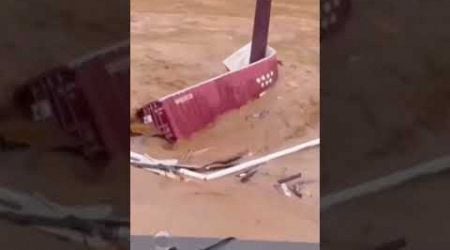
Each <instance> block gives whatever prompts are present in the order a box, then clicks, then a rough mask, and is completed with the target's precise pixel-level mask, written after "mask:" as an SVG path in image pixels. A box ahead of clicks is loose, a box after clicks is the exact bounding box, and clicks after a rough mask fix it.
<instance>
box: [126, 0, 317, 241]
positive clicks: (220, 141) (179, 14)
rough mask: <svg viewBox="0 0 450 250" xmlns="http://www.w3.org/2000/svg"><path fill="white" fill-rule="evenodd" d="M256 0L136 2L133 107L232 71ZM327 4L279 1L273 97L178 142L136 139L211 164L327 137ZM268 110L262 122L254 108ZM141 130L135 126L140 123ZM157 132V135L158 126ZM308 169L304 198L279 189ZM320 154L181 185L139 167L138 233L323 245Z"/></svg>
mask: <svg viewBox="0 0 450 250" xmlns="http://www.w3.org/2000/svg"><path fill="white" fill-rule="evenodd" d="M254 4H255V1H250V0H246V1H237V0H234V1H226V2H225V1H206V0H196V1H179V0H176V1H170V2H168V1H162V0H153V1H143V0H133V1H131V44H132V49H131V52H132V59H131V62H132V76H131V80H132V82H131V112H132V113H133V112H134V111H135V110H136V109H137V108H139V107H141V106H142V105H144V104H146V103H147V102H150V101H152V100H155V99H157V98H159V97H163V96H164V95H166V94H169V93H171V92H174V91H176V90H179V89H182V88H184V87H186V86H189V85H192V84H195V83H197V82H199V81H203V80H205V79H207V78H209V77H213V76H216V75H218V74H220V73H222V72H224V71H225V68H224V66H223V65H222V64H221V61H222V60H223V59H224V58H225V57H227V56H228V55H229V54H231V53H232V52H234V51H235V50H237V49H238V48H240V47H241V46H243V45H244V44H246V43H247V42H248V41H249V40H250V38H251V31H252V22H253V14H254V13H253V12H254ZM318 4H319V1H317V0H302V1H289V0H280V1H274V3H273V17H272V23H271V33H270V39H269V40H270V45H271V46H272V47H274V48H275V49H276V50H277V51H278V55H279V59H280V60H281V61H282V62H283V66H282V67H281V77H280V79H279V82H278V85H277V86H276V87H275V88H274V89H272V90H270V91H269V92H268V93H267V94H266V95H265V96H264V97H263V98H261V99H259V100H257V101H255V102H254V103H251V104H249V105H247V106H245V107H243V108H241V109H240V110H236V111H232V112H230V113H228V114H226V115H224V116H223V117H221V118H220V119H219V120H218V121H217V122H216V123H214V124H213V125H211V126H210V127H209V128H207V129H205V130H203V131H201V132H199V133H197V134H196V135H194V137H193V138H192V139H191V140H189V141H181V142H179V143H178V144H176V145H168V144H167V143H165V142H163V141H161V140H159V139H154V138H150V137H148V136H142V137H135V138H132V142H131V147H132V149H133V150H135V151H137V152H141V153H144V152H145V153H149V154H150V155H152V156H153V157H156V158H178V159H180V160H182V161H183V162H186V163H197V164H201V163H206V162H209V161H212V160H217V159H223V158H227V157H230V156H233V155H235V154H237V153H240V152H246V153H252V154H253V157H255V156H258V155H264V154H266V153H269V152H272V151H275V150H277V149H282V148H286V147H288V146H292V145H295V144H298V143H301V142H306V141H307V140H310V139H314V138H316V137H318V136H319V44H318V41H319V37H318V35H319V27H318V18H319V14H318V13H319V11H318V7H319V6H318ZM261 112H263V113H265V114H266V116H264V117H260V118H254V117H253V115H254V114H259V113H261ZM132 126H135V124H133V125H132ZM148 132H149V133H152V132H154V131H151V130H150V131H148ZM299 171H300V172H302V173H303V174H304V178H305V182H306V184H305V192H306V193H309V194H310V195H307V196H306V197H305V198H303V199H297V198H287V197H285V196H283V195H281V194H279V193H278V192H277V191H276V190H275V189H274V188H273V187H272V185H273V184H274V183H275V181H276V180H277V179H278V178H281V177H284V176H286V175H288V174H289V173H297V172H299ZM318 196H319V150H318V149H317V148H315V149H311V150H308V151H305V152H300V153H297V154H294V155H292V156H289V157H286V158H283V159H279V160H276V161H273V162H270V163H269V164H267V165H265V166H264V167H262V169H261V171H260V172H259V173H258V174H257V175H256V176H255V177H254V179H252V181H251V182H250V183H247V184H241V183H240V182H239V181H238V180H237V179H235V178H234V177H228V178H226V179H223V180H220V181H217V182H212V183H197V182H189V183H179V182H174V181H172V180H167V179H164V178H161V177H158V176H154V175H153V174H152V173H149V172H146V171H144V170H140V169H135V168H132V169H131V224H132V234H134V235H148V234H154V233H156V232H158V231H160V230H167V231H169V232H170V233H171V234H173V235H177V236H194V237H195V236H197V237H200V236H201V237H225V236H235V237H238V238H242V239H259V240H280V241H306V242H318V241H319V202H318V200H319V199H318Z"/></svg>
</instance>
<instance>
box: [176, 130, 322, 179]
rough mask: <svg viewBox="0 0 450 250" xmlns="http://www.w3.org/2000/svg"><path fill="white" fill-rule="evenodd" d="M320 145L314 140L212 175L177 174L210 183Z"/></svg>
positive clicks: (181, 171) (188, 172)
mask: <svg viewBox="0 0 450 250" xmlns="http://www.w3.org/2000/svg"><path fill="white" fill-rule="evenodd" d="M319 144H320V139H315V140H312V141H309V142H306V143H302V144H300V145H297V146H294V147H291V148H288V149H284V150H281V151H278V152H275V153H272V154H269V155H266V156H264V157H261V158H258V159H255V160H251V161H248V162H244V163H241V164H238V165H236V166H234V167H230V168H227V169H223V170H218V171H216V172H213V173H209V174H201V173H197V172H195V171H191V170H187V169H180V170H179V171H178V172H179V173H180V174H182V175H185V176H187V177H190V178H194V179H200V180H203V181H210V180H215V179H219V178H222V177H225V176H227V175H231V174H234V173H238V172H242V171H244V170H246V169H249V168H251V167H254V166H257V165H260V164H262V163H265V162H268V161H271V160H274V159H276V158H280V157H282V156H285V155H288V154H292V153H295V152H298V151H300V150H304V149H307V148H310V147H314V146H318V145H319Z"/></svg>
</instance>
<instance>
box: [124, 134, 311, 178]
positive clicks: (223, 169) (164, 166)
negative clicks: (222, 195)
mask: <svg viewBox="0 0 450 250" xmlns="http://www.w3.org/2000/svg"><path fill="white" fill-rule="evenodd" d="M318 145H320V139H315V140H312V141H309V142H306V143H302V144H299V145H296V146H294V147H290V148H287V149H284V150H281V151H278V152H275V153H272V154H269V155H266V156H263V157H260V158H257V159H253V160H250V161H246V162H242V163H238V162H237V161H238V160H239V159H240V157H236V158H233V159H231V160H227V161H218V162H213V163H211V164H207V165H205V166H202V167H199V166H190V165H183V164H180V163H179V162H178V160H176V159H169V160H157V159H154V158H152V157H150V156H148V155H141V154H138V153H135V152H130V163H131V164H132V165H135V166H139V167H141V168H145V169H147V170H149V171H151V172H154V173H156V174H159V175H163V176H167V177H170V178H174V179H197V180H202V181H211V180H216V179H219V178H223V177H225V176H229V175H233V174H234V175H236V174H239V173H246V176H247V178H249V177H248V176H249V174H250V173H251V172H249V171H255V168H256V167H258V166H260V165H261V164H264V163H266V162H268V161H271V160H274V159H277V158H280V157H283V156H286V155H289V154H292V153H295V152H299V151H301V150H304V149H308V148H311V147H315V146H318ZM253 174H254V173H253ZM250 177H251V176H250Z"/></svg>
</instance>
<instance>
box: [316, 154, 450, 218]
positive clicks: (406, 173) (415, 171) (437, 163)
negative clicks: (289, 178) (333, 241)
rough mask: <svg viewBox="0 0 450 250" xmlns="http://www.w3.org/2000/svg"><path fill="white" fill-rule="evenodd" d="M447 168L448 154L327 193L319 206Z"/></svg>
mask: <svg viewBox="0 0 450 250" xmlns="http://www.w3.org/2000/svg"><path fill="white" fill-rule="evenodd" d="M448 169H450V156H447V157H444V158H440V159H437V160H434V161H431V162H427V163H423V164H420V165H418V166H415V167H412V168H410V169H407V170H401V171H398V172H396V173H394V174H391V175H388V176H385V177H381V178H378V179H375V180H373V181H369V182H366V183H363V184H361V185H357V186H356V187H351V188H347V189H344V190H343V191H339V192H337V193H334V194H330V195H327V196H325V197H324V198H322V199H321V202H320V208H321V210H326V209H328V208H330V207H332V206H334V205H337V204H339V203H343V202H346V201H349V200H352V199H355V198H358V197H361V196H365V195H368V194H371V193H376V192H380V191H382V190H385V189H388V188H392V187H394V186H398V185H400V184H402V183H404V182H407V181H410V180H412V179H415V178H418V177H420V176H424V175H429V174H435V173H439V172H442V171H444V170H448Z"/></svg>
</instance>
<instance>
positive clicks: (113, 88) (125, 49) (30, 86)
mask: <svg viewBox="0 0 450 250" xmlns="http://www.w3.org/2000/svg"><path fill="white" fill-rule="evenodd" d="M129 51H130V50H129V42H122V43H119V44H116V45H114V46H111V47H108V48H105V49H102V50H99V51H96V52H95V53H93V54H89V55H88V56H86V57H83V58H81V59H79V60H76V61H74V62H71V63H69V64H67V65H63V66H60V67H56V68H55V69H52V70H49V71H46V72H44V73H42V74H40V75H39V76H37V77H34V78H32V79H30V80H28V81H27V82H26V83H25V84H24V85H22V86H21V87H19V89H18V90H17V92H16V100H17V101H18V104H19V105H20V106H22V107H25V109H26V110H27V111H28V113H29V114H30V115H31V116H33V118H34V119H35V120H46V119H49V118H54V119H56V120H57V121H58V123H59V125H60V126H61V128H62V129H63V130H65V131H67V132H68V133H70V134H72V135H74V136H76V137H77V138H79V139H80V140H81V141H82V144H83V145H84V150H85V153H86V154H87V155H93V154H96V153H99V152H102V153H107V154H112V153H118V152H126V151H128V148H129V136H128V135H129V125H128V122H126V121H127V120H128V118H129V109H128V105H129V104H128V102H129V81H130V80H129V77H130V67H129V65H130V54H129V53H130V52H129Z"/></svg>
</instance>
